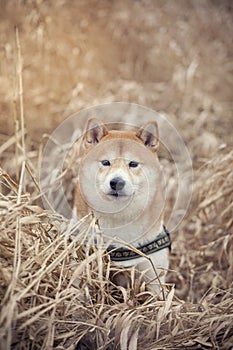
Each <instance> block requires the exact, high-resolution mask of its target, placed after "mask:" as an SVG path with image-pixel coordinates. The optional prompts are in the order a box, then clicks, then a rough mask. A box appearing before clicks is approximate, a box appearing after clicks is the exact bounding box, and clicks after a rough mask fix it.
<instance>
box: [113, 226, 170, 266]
mask: <svg viewBox="0 0 233 350" xmlns="http://www.w3.org/2000/svg"><path fill="white" fill-rule="evenodd" d="M171 245H172V242H171V238H170V233H169V232H168V230H167V229H166V227H165V226H163V231H162V232H161V233H160V234H159V235H158V236H157V237H156V239H155V240H154V241H152V242H149V243H147V244H144V245H142V246H140V247H137V248H136V249H137V250H138V251H140V252H142V253H143V254H146V255H149V254H152V253H155V252H158V251H159V250H162V249H165V248H169V250H171ZM107 251H108V253H109V255H110V258H111V260H112V261H125V260H131V259H136V258H140V257H142V255H140V254H139V253H137V252H135V251H133V250H132V249H127V248H116V247H114V246H112V245H111V246H109V247H108V249H107Z"/></svg>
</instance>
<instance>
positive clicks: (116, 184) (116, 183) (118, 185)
mask: <svg viewBox="0 0 233 350" xmlns="http://www.w3.org/2000/svg"><path fill="white" fill-rule="evenodd" d="M110 186H111V189H112V190H114V191H116V192H117V191H120V190H122V188H124V186H125V181H124V180H123V179H122V178H121V177H114V179H112V180H111V181H110Z"/></svg>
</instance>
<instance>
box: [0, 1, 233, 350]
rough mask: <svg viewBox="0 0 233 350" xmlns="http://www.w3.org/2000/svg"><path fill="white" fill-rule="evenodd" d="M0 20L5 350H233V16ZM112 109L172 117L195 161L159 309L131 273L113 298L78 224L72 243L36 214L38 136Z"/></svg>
mask: <svg viewBox="0 0 233 350" xmlns="http://www.w3.org/2000/svg"><path fill="white" fill-rule="evenodd" d="M90 5H92V6H94V8H93V9H91V6H90ZM1 6H2V9H1V16H2V20H1V22H0V31H1V33H2V46H1V51H0V54H1V64H0V69H1V75H0V79H1V80H0V82H1V84H0V97H1V100H0V108H1V129H2V131H1V134H0V142H1V145H0V160H1V168H2V170H1V172H0V178H1V179H0V189H1V193H0V234H1V235H0V252H1V256H0V300H1V315H0V348H1V349H2V350H9V349H22V350H26V349H45V350H47V349H75V347H76V349H77V350H78V349H81V350H85V349H95V348H96V349H106V350H107V349H108V350H110V349H121V350H125V349H129V350H134V349H144V350H151V349H211V348H213V349H232V346H233V324H232V319H233V282H232V276H233V215H232V214H233V205H232V203H233V190H232V189H233V176H232V169H233V153H232V151H231V147H232V144H231V143H232V132H231V131H232V110H231V107H230V104H231V94H232V79H231V77H232V75H231V68H232V62H231V52H232V50H231V35H230V33H231V30H232V17H231V15H232V13H231V12H232V9H231V2H230V1H222V2H219V3H218V2H216V1H206V3H205V5H203V2H202V1H195V4H194V1H193V2H192V1H186V0H185V1H182V0H179V1H177V2H176V6H174V5H170V6H168V2H164V1H158V2H157V3H156V4H155V2H154V1H138V2H135V3H133V2H132V1H130V0H128V1H126V2H125V1H119V2H114V1H113V2H108V1H101V2H97V1H94V0H89V1H88V2H86V1H79V2H75V3H72V4H71V2H69V1H58V2H57V3H56V6H54V5H52V3H51V4H48V3H47V2H43V1H29V2H26V3H23V2H17V3H14V2H4V3H3V4H1ZM13 8H14V11H12V9H13ZM61 13H62V16H61V15H60V14H61ZM129 23H130V26H129V25H128V24H129ZM14 25H17V26H18V28H19V32H18V33H17V35H16V36H15V32H14V30H13V26H14ZM6 33H10V34H6ZM151 33H157V35H155V36H152V35H151ZM18 34H19V36H18ZM15 38H16V39H17V40H16V43H15ZM184 38H185V40H184ZM20 44H21V45H20ZM158 47H159V50H158ZM161 57H162V59H161ZM21 62H22V63H23V64H22V66H21ZM54 62H56V64H54ZM15 68H16V69H15ZM15 70H16V73H15ZM23 86H24V90H23ZM117 100H122V101H129V102H137V103H142V104H145V105H147V106H149V107H152V108H155V109H157V110H162V111H164V112H166V114H167V116H168V118H169V119H170V120H171V121H172V122H173V123H174V124H175V125H176V127H177V128H178V129H179V130H181V131H182V136H183V137H184V139H185V141H186V143H187V145H188V147H189V150H190V152H191V156H192V159H193V161H194V164H193V165H194V193H193V199H192V203H191V206H190V208H189V213H188V215H187V216H186V218H185V220H183V222H182V224H181V225H180V227H179V228H178V230H176V232H173V233H172V240H173V250H172V254H171V257H170V268H171V271H170V272H169V274H168V278H167V286H166V287H165V289H164V293H165V296H166V297H165V300H159V298H158V297H157V296H156V295H154V294H152V293H149V292H147V291H146V290H145V285H144V283H143V282H141V281H140V280H139V281H138V280H137V279H135V271H134V269H132V270H130V271H129V274H130V276H131V278H132V283H133V284H134V289H132V288H122V287H116V286H115V285H114V284H113V283H112V281H111V278H110V277H111V274H112V273H113V272H116V270H117V271H119V273H120V272H121V270H119V269H115V268H113V267H112V266H111V264H110V261H109V258H108V256H107V254H106V252H104V251H102V250H101V249H100V248H97V247H93V248H92V249H91V250H90V251H89V250H87V248H85V246H84V245H83V241H84V238H85V234H86V232H84V231H83V229H82V223H81V224H80V226H79V227H78V228H79V229H80V233H79V234H76V235H75V239H73V238H72V239H71V236H72V233H74V232H76V231H77V227H72V226H71V225H70V222H69V220H67V219H66V218H64V217H63V216H62V215H61V214H59V213H56V212H53V211H48V210H44V209H43V208H42V205H41V193H40V187H39V183H38V160H39V159H40V157H41V149H42V146H43V143H44V140H45V139H46V136H45V138H44V139H43V140H42V141H38V140H39V139H40V137H37V135H39V136H41V135H42V133H41V132H40V131H41V130H42V131H43V132H47V131H50V130H51V129H52V128H53V127H54V126H56V125H57V124H58V123H59V122H60V121H61V120H62V119H64V115H69V114H70V113H72V112H76V111H77V110H79V109H80V108H83V107H87V105H90V104H93V103H99V102H111V101H117ZM38 121H40V122H38ZM24 124H25V125H26V127H27V128H24ZM9 135H10V136H9ZM32 139H33V140H34V139H37V142H34V141H32ZM64 181H65V180H64ZM67 182H68V181H67ZM67 185H68V184H67ZM169 209H170V208H168V210H169ZM78 225H79V224H78ZM94 230H95V225H94V222H93V223H92V226H91V232H94ZM77 280H78V281H79V283H78V284H77ZM80 341H81V342H80ZM77 344H79V345H77ZM81 344H82V345H81Z"/></svg>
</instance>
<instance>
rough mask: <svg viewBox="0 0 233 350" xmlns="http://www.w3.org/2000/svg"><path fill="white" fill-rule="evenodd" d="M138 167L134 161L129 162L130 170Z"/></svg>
mask: <svg viewBox="0 0 233 350" xmlns="http://www.w3.org/2000/svg"><path fill="white" fill-rule="evenodd" d="M138 165H139V163H138V162H134V161H132V162H129V167H130V168H137V166H138Z"/></svg>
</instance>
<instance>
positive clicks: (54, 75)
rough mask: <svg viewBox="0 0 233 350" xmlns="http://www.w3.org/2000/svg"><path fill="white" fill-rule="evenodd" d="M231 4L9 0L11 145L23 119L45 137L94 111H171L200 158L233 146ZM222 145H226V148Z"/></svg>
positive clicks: (1, 59) (7, 120)
mask: <svg viewBox="0 0 233 350" xmlns="http://www.w3.org/2000/svg"><path fill="white" fill-rule="evenodd" d="M232 4H233V3H232V1H231V0H221V1H218V0H177V1H169V0H167V1H164V0H137V1H136V0H135V1H133V0H112V1H110V0H78V1H71V0H58V1H56V2H55V1H42V0H31V1H5V0H0V8H1V10H0V38H1V40H0V133H1V143H2V142H3V141H5V139H6V137H8V135H13V134H14V115H17V114H19V103H18V102H19V86H18V75H17V54H18V51H17V45H16V35H15V27H17V28H18V31H19V40H20V45H21V55H22V61H23V70H22V78H23V88H24V91H23V99H24V109H25V124H26V128H27V130H28V132H30V137H31V138H33V139H35V140H36V139H37V140H40V138H41V136H42V134H43V133H45V132H50V131H52V130H53V129H54V128H55V127H56V126H58V125H59V123H60V122H61V121H62V120H64V119H65V118H66V117H68V116H70V115H71V114H72V113H75V112H77V111H79V110H80V109H82V108H86V107H89V106H92V105H94V104H98V103H103V102H112V101H124V102H134V103H139V104H142V105H145V106H147V107H151V108H153V109H155V110H156V111H162V112H165V113H166V114H167V116H168V118H169V119H170V120H171V122H172V123H173V124H174V125H175V126H176V127H177V128H178V130H179V131H180V133H181V135H182V136H183V138H184V139H185V141H186V143H187V144H188V147H189V150H190V152H191V154H192V157H193V159H194V160H195V159H197V160H200V158H203V159H206V158H208V157H211V156H212V155H213V154H214V153H215V152H216V150H217V149H218V148H219V146H221V145H222V144H227V147H228V146H229V145H230V143H231V142H232V126H233V118H232V85H233V79H232V68H233V61H232V51H233V50H232V48H233V46H232V33H233V23H232V18H233V17H232V16H233V11H232ZM221 147H225V145H224V146H221Z"/></svg>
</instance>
